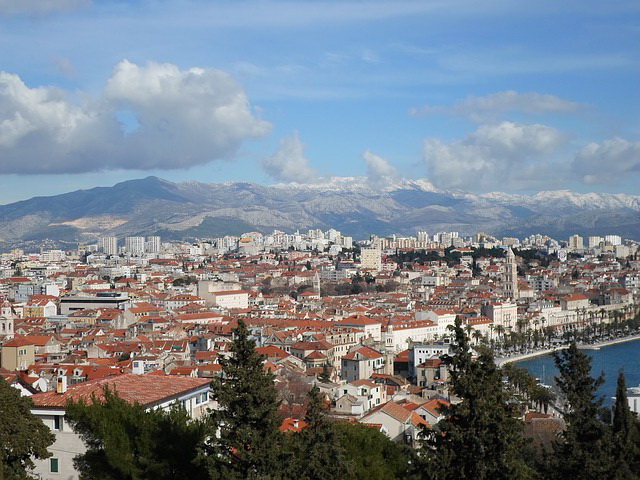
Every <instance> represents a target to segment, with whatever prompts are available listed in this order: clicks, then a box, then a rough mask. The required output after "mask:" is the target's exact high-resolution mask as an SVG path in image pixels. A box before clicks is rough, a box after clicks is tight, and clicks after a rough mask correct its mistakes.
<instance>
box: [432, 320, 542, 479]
mask: <svg viewBox="0 0 640 480" xmlns="http://www.w3.org/2000/svg"><path fill="white" fill-rule="evenodd" d="M454 331H455V342H454V343H453V345H452V348H453V355H452V356H448V355H447V356H444V357H443V360H444V362H445V363H446V364H447V365H448V366H449V369H450V372H451V388H452V390H453V393H454V394H455V395H456V396H458V397H459V398H460V399H461V402H460V403H452V404H451V405H450V406H448V407H444V408H442V409H441V412H442V413H443V414H444V415H445V419H444V420H442V421H440V422H439V423H438V424H437V426H436V428H435V429H434V430H433V431H430V430H426V429H425V430H423V445H422V446H421V452H420V454H421V455H420V461H419V465H420V467H421V468H420V472H421V474H422V476H423V478H433V479H438V480H446V479H472V478H473V479H477V480H484V479H505V480H506V479H511V480H512V479H522V478H529V477H530V476H531V472H530V470H529V468H528V467H527V466H526V464H525V462H524V461H523V459H522V457H521V452H522V449H523V447H524V446H525V444H526V440H525V438H524V434H523V430H524V426H523V424H522V422H521V421H520V420H518V419H517V418H516V415H518V410H517V405H515V404H514V403H512V402H510V401H509V400H510V399H509V396H508V394H507V392H506V391H505V389H504V388H503V383H502V373H501V371H500V370H499V369H498V368H497V367H496V365H495V363H494V361H493V356H492V354H491V352H490V351H489V350H488V349H482V350H481V351H480V353H479V355H478V357H477V358H476V359H474V358H473V357H472V351H471V348H470V344H469V339H468V338H467V336H466V335H465V332H464V329H463V328H462V327H461V321H460V319H459V318H457V319H456V322H455V328H454Z"/></svg>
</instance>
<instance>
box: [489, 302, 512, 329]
mask: <svg viewBox="0 0 640 480" xmlns="http://www.w3.org/2000/svg"><path fill="white" fill-rule="evenodd" d="M482 314H483V315H486V316H487V317H489V318H490V319H491V321H492V322H493V324H494V325H495V326H498V325H501V326H502V327H504V328H505V329H507V328H514V327H515V326H516V322H517V321H518V306H517V305H516V304H515V303H512V302H504V303H492V304H490V305H484V306H483V307H482Z"/></svg>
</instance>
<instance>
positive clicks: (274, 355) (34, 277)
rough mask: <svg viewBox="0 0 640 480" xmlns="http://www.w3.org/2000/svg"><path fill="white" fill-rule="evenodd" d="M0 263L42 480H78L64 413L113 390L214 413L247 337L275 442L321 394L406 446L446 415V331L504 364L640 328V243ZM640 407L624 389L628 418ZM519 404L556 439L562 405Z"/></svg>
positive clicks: (137, 246) (462, 243)
mask: <svg viewBox="0 0 640 480" xmlns="http://www.w3.org/2000/svg"><path fill="white" fill-rule="evenodd" d="M0 262H1V263H0V274H1V278H0V294H1V295H2V296H3V297H4V299H5V301H4V304H3V305H2V315H1V316H0V324H1V327H0V329H1V330H0V342H2V350H1V359H2V361H1V364H0V366H1V368H2V376H3V378H4V379H5V380H6V381H7V383H9V384H10V385H12V386H13V387H15V388H17V389H18V390H19V391H20V392H21V394H22V395H26V396H29V397H30V398H31V400H32V402H33V407H32V408H31V412H32V413H33V415H35V416H36V417H37V418H38V419H39V420H40V421H42V422H43V423H44V424H45V425H47V426H48V427H49V428H50V429H51V431H52V432H54V433H55V441H54V443H53V444H52V445H51V446H50V447H49V448H50V451H51V452H52V455H53V456H52V457H50V458H48V459H46V460H39V461H36V462H35V470H34V473H35V474H39V475H42V476H44V477H46V476H47V474H49V473H51V470H52V469H53V470H58V472H55V473H59V474H61V475H63V476H65V478H66V477H69V476H73V475H77V471H76V470H75V469H74V462H73V459H74V456H75V455H79V454H81V453H82V452H83V447H82V446H83V443H82V441H81V437H79V436H78V434H77V433H75V432H74V431H73V429H72V428H71V425H70V424H68V423H66V420H65V406H66V404H67V402H68V401H69V400H70V399H74V400H78V399H80V398H88V396H89V395H91V394H96V392H99V391H100V389H101V388H104V387H106V386H108V387H110V388H113V389H117V391H118V392H119V393H120V394H121V395H122V398H125V399H127V398H131V399H134V398H135V400H136V401H137V402H140V403H141V404H142V405H144V406H145V408H154V407H156V406H162V405H169V404H170V403H171V402H172V400H171V399H172V398H176V399H178V400H179V402H180V404H181V405H182V406H184V407H185V409H186V411H187V413H188V414H189V416H191V417H193V418H201V417H203V416H206V415H207V413H206V412H207V409H208V408H214V406H215V402H214V401H213V399H212V398H211V397H210V395H209V393H208V391H209V389H210V388H211V387H210V383H211V380H212V379H213V378H216V377H217V376H219V375H221V374H222V371H223V370H222V368H223V366H222V364H223V363H224V362H223V361H222V362H221V360H222V359H224V358H225V357H226V356H228V355H229V352H230V348H231V345H232V343H233V339H234V334H233V332H234V329H235V328H237V327H238V324H239V322H242V323H243V324H245V325H246V328H247V329H248V338H249V339H251V340H252V341H254V342H255V345H256V352H257V353H259V354H260V355H261V356H262V359H263V362H264V364H263V366H264V368H265V369H266V370H268V371H269V372H270V373H271V374H272V375H273V379H274V380H273V381H274V385H275V388H276V389H277V392H278V399H279V400H278V402H279V404H280V405H279V409H278V412H279V414H280V415H281V416H282V420H281V421H282V425H281V429H283V431H297V430H298V429H299V428H300V425H304V422H305V417H304V414H303V411H304V406H305V404H306V400H305V394H306V392H308V391H310V390H311V388H312V387H313V386H314V385H315V386H317V387H318V389H319V391H320V392H321V394H322V395H324V396H325V398H326V400H327V401H328V402H330V403H329V408H328V410H327V416H328V417H329V418H331V419H333V420H335V421H349V422H356V423H361V424H364V425H372V424H373V425H377V427H376V428H377V429H378V430H379V431H380V432H382V433H383V434H384V435H386V436H387V437H389V439H390V440H391V441H394V442H400V443H401V444H408V445H410V446H412V447H414V448H417V447H418V446H419V445H420V442H421V440H420V435H421V432H422V431H423V428H425V427H426V428H434V427H435V426H436V425H437V424H438V422H439V421H440V420H442V419H443V414H442V413H441V412H440V411H439V406H440V405H441V404H443V403H447V402H451V401H456V395H455V392H453V391H451V389H450V386H449V378H450V372H449V371H448V366H447V365H446V363H445V362H443V360H442V358H441V357H442V355H443V354H450V353H451V352H452V350H451V348H452V342H453V339H454V337H453V328H454V326H455V324H456V319H461V325H462V327H463V328H464V329H465V330H466V332H467V335H468V338H469V339H470V342H471V345H473V346H474V347H478V346H484V347H486V348H490V349H491V351H493V353H494V355H495V356H496V361H497V362H498V363H504V364H512V363H511V362H514V361H517V360H518V359H524V358H527V357H529V356H532V355H537V354H541V353H546V352H548V351H549V350H550V349H552V348H557V347H559V346H561V345H566V344H567V342H569V341H570V340H574V341H578V343H579V344H580V345H584V346H585V347H588V346H589V345H591V344H595V345H601V344H605V343H606V342H610V343H615V342H618V341H624V340H631V339H634V338H636V337H634V336H633V335H634V334H635V332H637V331H638V329H639V328H640V321H639V319H638V305H639V304H638V297H639V296H640V242H637V241H633V240H626V239H622V238H621V237H620V236H618V235H615V234H611V235H605V236H603V237H596V236H593V237H589V238H583V237H581V236H579V235H573V236H571V237H570V238H568V239H566V240H557V239H552V238H549V237H547V236H545V235H542V234H539V235H532V236H530V237H528V238H523V239H518V238H502V239H497V238H495V237H493V236H491V235H489V234H487V233H482V232H480V233H477V234H476V235H473V236H467V237H462V236H460V235H459V234H458V233H457V232H438V233H434V234H432V235H430V234H428V233H427V232H424V231H421V232H417V233H416V235H415V236H412V237H399V236H390V237H378V236H376V235H371V236H370V238H369V239H367V240H355V241H354V239H353V238H351V237H349V236H344V235H342V233H341V232H340V231H338V230H336V229H329V230H327V231H322V230H319V229H315V230H309V231H308V232H304V233H302V232H294V233H292V234H286V233H284V232H281V231H274V232H272V233H271V234H268V235H263V234H260V233H257V232H247V233H245V234H243V235H240V236H225V237H219V238H210V239H201V240H200V241H197V242H163V241H162V239H161V238H160V237H158V236H151V237H126V238H117V237H102V238H100V239H99V241H98V242H97V243H96V244H90V245H82V246H80V247H78V248H77V249H76V250H73V251H63V250H46V249H42V250H41V251H40V252H39V253H26V252H24V251H23V250H20V249H15V250H12V251H10V252H6V253H3V254H1V255H0ZM146 382H151V383H149V386H145V385H146ZM133 392H138V393H135V394H134V393H133ZM129 395H135V396H133V397H129ZM639 400H640V392H638V391H637V389H629V393H628V401H629V406H630V407H631V409H632V411H635V412H636V413H637V412H638V410H639V409H638V401H639ZM525 403H527V410H526V412H527V413H525V414H524V417H523V418H524V421H525V422H528V423H527V426H528V427H529V428H532V429H533V431H535V432H536V433H535V434H532V435H534V436H544V433H543V431H544V429H548V428H550V427H549V425H552V426H553V425H555V428H556V429H557V428H560V427H558V426H557V424H554V423H553V422H559V421H560V419H561V417H562V415H561V411H562V410H561V404H559V403H558V404H556V403H554V402H550V403H546V404H544V406H542V404H538V405H536V404H535V403H533V402H531V401H529V402H525ZM541 418H547V419H548V422H551V424H549V423H548V422H547V423H544V422H542V420H541ZM531 422H533V423H531ZM536 422H537V423H536ZM538 424H540V427H536V425H538ZM536 428H540V429H541V430H540V431H536V430H535V429H536ZM552 431H556V430H552ZM548 435H549V434H548V432H547V436H548ZM536 438H537V437H536ZM546 441H550V440H549V438H547V439H546Z"/></svg>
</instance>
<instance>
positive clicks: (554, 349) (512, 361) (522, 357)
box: [495, 345, 567, 367]
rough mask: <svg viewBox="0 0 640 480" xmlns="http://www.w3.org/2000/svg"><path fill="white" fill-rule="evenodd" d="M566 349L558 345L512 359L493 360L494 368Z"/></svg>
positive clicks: (515, 356)
mask: <svg viewBox="0 0 640 480" xmlns="http://www.w3.org/2000/svg"><path fill="white" fill-rule="evenodd" d="M565 348H567V346H566V345H560V346H558V347H553V348H545V349H544V350H536V351H535V352H531V353H523V354H520V355H514V356H513V357H499V358H496V359H495V363H496V366H498V367H501V366H503V365H505V364H507V363H514V362H519V361H521V360H527V359H529V358H533V357H540V356H542V355H549V354H550V353H553V352H556V351H558V350H564V349H565Z"/></svg>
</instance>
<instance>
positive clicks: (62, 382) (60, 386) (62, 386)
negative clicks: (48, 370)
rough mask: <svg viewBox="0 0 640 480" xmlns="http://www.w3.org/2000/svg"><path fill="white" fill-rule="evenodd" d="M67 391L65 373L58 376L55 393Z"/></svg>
mask: <svg viewBox="0 0 640 480" xmlns="http://www.w3.org/2000/svg"><path fill="white" fill-rule="evenodd" d="M66 391H67V377H66V376H65V375H60V376H58V381H57V383H56V393H59V394H62V393H66Z"/></svg>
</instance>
